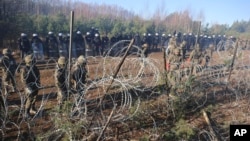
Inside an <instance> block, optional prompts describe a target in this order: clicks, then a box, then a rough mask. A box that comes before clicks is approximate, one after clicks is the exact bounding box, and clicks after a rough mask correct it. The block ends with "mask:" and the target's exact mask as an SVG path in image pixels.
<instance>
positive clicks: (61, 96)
mask: <svg viewBox="0 0 250 141" xmlns="http://www.w3.org/2000/svg"><path fill="white" fill-rule="evenodd" d="M67 92H68V91H67V88H66V87H59V86H57V102H58V105H59V106H60V109H61V108H62V105H63V104H64V102H65V101H67V99H68V93H67Z"/></svg>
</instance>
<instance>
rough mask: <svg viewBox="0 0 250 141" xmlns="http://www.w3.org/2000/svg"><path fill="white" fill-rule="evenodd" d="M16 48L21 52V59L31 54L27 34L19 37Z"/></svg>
mask: <svg viewBox="0 0 250 141" xmlns="http://www.w3.org/2000/svg"><path fill="white" fill-rule="evenodd" d="M18 47H19V49H20V51H21V58H22V59H23V58H24V57H25V56H26V55H28V54H30V53H32V48H31V44H30V41H29V39H28V37H27V34H25V33H21V37H20V38H19V39H18Z"/></svg>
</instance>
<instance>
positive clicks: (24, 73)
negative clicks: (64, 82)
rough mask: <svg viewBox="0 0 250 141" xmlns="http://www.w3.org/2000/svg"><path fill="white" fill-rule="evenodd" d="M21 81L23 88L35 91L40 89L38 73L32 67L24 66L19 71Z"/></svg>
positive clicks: (36, 69) (34, 67) (35, 68)
mask: <svg viewBox="0 0 250 141" xmlns="http://www.w3.org/2000/svg"><path fill="white" fill-rule="evenodd" d="M21 80H22V81H23V83H24V85H25V87H28V88H32V89H36V88H39V87H40V71H39V70H38V68H37V67H36V66H35V65H33V66H24V67H23V68H22V70H21Z"/></svg>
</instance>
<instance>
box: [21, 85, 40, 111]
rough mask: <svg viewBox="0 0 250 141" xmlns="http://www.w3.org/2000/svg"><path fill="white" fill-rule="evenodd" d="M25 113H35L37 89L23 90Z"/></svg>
mask: <svg viewBox="0 0 250 141" xmlns="http://www.w3.org/2000/svg"><path fill="white" fill-rule="evenodd" d="M24 91H25V96H26V99H25V111H26V114H30V110H32V111H36V108H35V102H36V99H37V95H38V88H25V90H24Z"/></svg>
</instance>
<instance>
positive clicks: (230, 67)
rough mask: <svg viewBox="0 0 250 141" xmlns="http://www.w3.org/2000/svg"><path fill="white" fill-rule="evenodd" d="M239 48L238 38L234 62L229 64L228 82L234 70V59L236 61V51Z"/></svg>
mask: <svg viewBox="0 0 250 141" xmlns="http://www.w3.org/2000/svg"><path fill="white" fill-rule="evenodd" d="M237 48H238V40H237V41H236V45H235V49H234V55H233V59H232V62H231V64H230V66H229V69H230V70H229V75H228V78H227V82H229V80H230V77H231V74H232V71H233V66H234V61H235V58H236V53H237Z"/></svg>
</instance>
